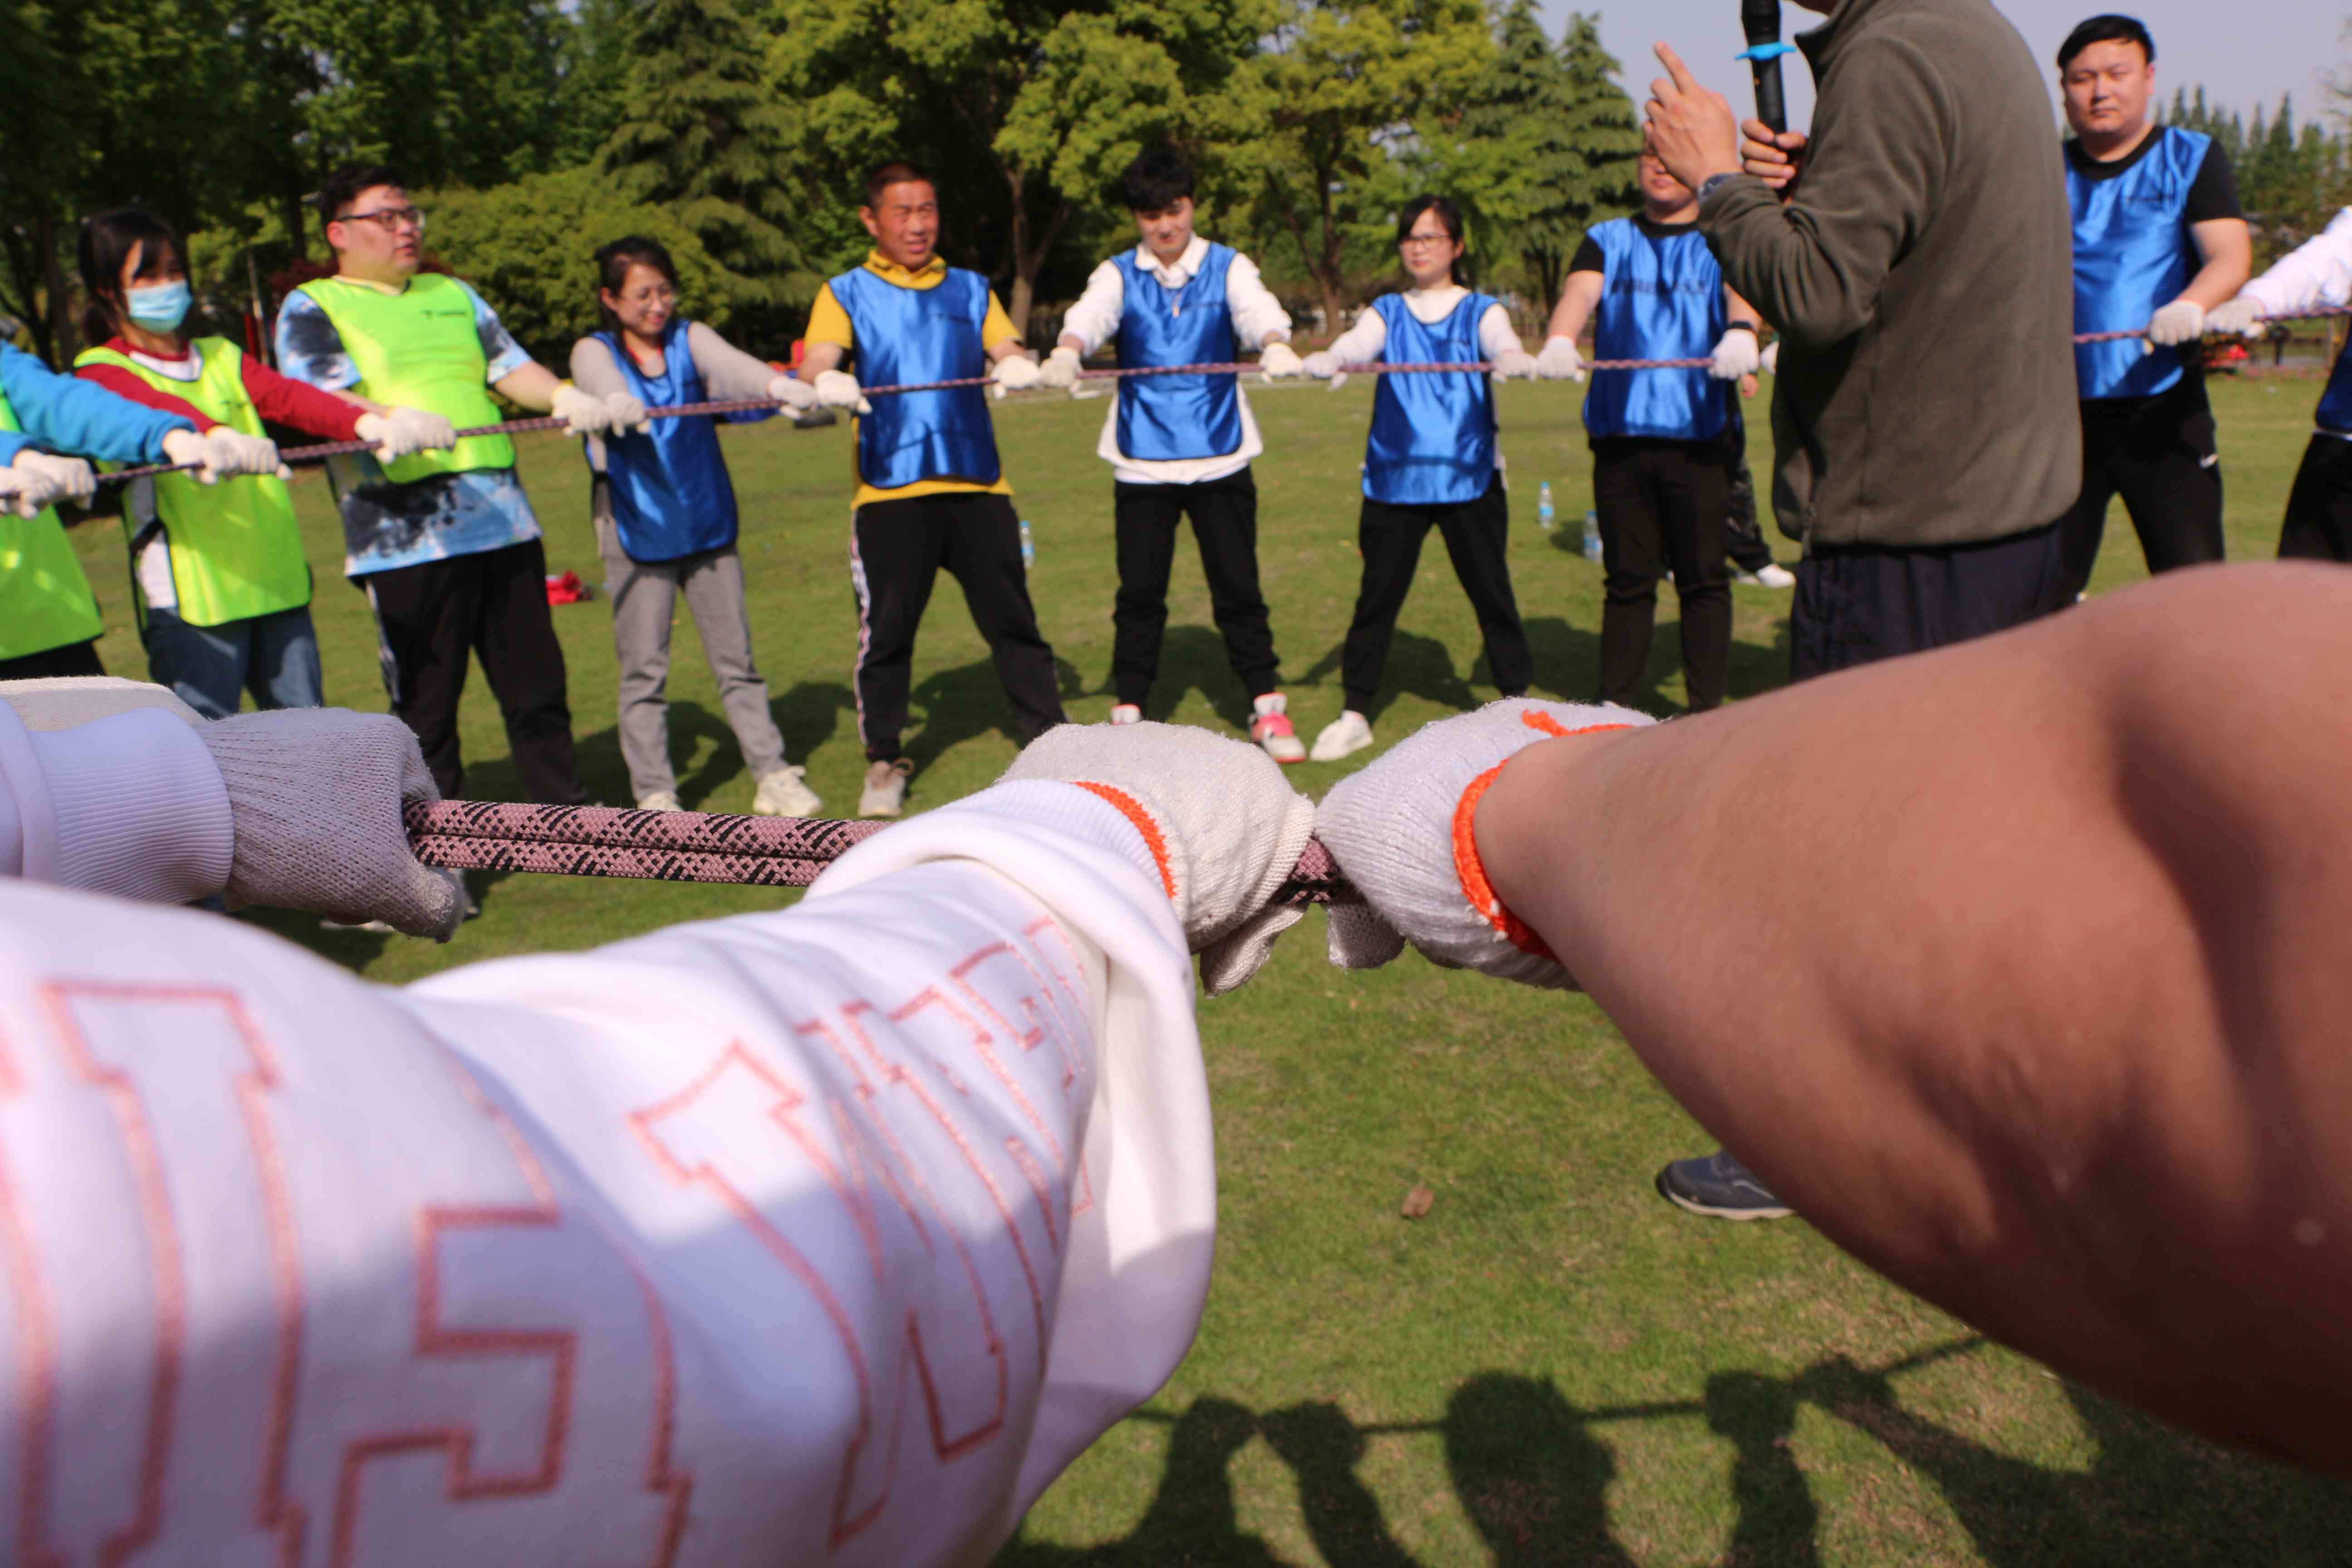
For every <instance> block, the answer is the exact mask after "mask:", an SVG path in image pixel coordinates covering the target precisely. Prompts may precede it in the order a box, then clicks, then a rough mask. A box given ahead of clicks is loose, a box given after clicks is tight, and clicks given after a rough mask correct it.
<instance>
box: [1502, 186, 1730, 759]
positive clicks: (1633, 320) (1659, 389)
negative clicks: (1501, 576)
mask: <svg viewBox="0 0 2352 1568" xmlns="http://www.w3.org/2000/svg"><path fill="white" fill-rule="evenodd" d="M1641 184H1642V200H1643V210H1642V212H1641V213H1640V214H1638V215H1637V216H1633V217H1628V218H1612V219H1611V220H1610V221H1608V222H1607V223H1599V224H1595V225H1593V226H1592V228H1591V231H1590V232H1589V233H1587V234H1586V236H1585V237H1584V243H1583V245H1582V246H1581V247H1579V248H1578V250H1577V253H1576V257H1575V259H1573V260H1572V261H1570V263H1569V268H1568V282H1567V284H1566V286H1565V287H1563V288H1562V289H1561V290H1560V296H1559V305H1558V307H1557V308H1555V309H1554V310H1553V311H1552V318H1551V327H1550V332H1549V337H1548V338H1547V339H1546V341H1545V343H1544V351H1545V354H1546V355H1548V356H1549V362H1547V360H1546V359H1544V358H1538V360H1537V362H1536V363H1537V368H1538V374H1549V375H1550V376H1553V377H1558V376H1562V375H1570V376H1576V377H1578V378H1581V375H1582V364H1581V362H1580V355H1579V354H1578V353H1577V350H1576V340H1577V337H1578V336H1579V335H1580V333H1581V332H1582V331H1584V324H1585V322H1586V321H1588V320H1590V321H1593V322H1594V328H1593V342H1594V346H1595V350H1596V352H1597V353H1598V354H1599V355H1600V357H1601V358H1602V359H1706V360H1710V361H1712V362H1713V363H1712V364H1711V366H1710V367H1709V368H1708V369H1706V370H1682V371H1644V372H1641V373H1639V374H1625V373H1623V372H1614V373H1612V374H1606V375H1602V376H1601V377H1599V378H1597V379H1596V380H1595V381H1594V382H1593V383H1592V389H1591V393H1589V394H1588V395H1586V397H1585V400H1584V427H1585V430H1586V432H1587V434H1589V435H1590V436H1591V439H1592V500H1593V508H1594V510H1596V511H1597V512H1598V513H1599V514H1600V520H1601V559H1602V561H1603V563H1605V567H1606V571H1607V577H1608V588H1607V594H1606V597H1605V599H1604V600H1603V603H1602V605H1601V701H1603V702H1614V703H1617V704H1619V705H1620V706H1622V707H1626V708H1638V707H1640V706H1641V705H1642V703H1641V692H1642V685H1643V673H1644V671H1645V670H1646V669H1647V668H1648V667H1649V663H1650V632H1651V628H1652V626H1653V624H1654V619H1655V616H1656V612H1657V605H1658V579H1659V577H1660V576H1661V575H1662V574H1664V573H1665V572H1667V571H1669V570H1671V571H1672V572H1673V574H1674V579H1675V595H1676V597H1677V598H1678V599H1679V600H1680V602H1681V605H1682V645H1683V678H1684V682H1685V697H1686V700H1688V702H1689V705H1690V710H1691V711H1692V712H1694V713H1697V712H1704V711H1705V710H1707V709H1710V708H1714V707H1717V705H1719V704H1720V703H1721V702H1722V701H1723V697H1724V690H1725V688H1726V686H1727V683H1728V681H1729V677H1730V668H1731V575H1730V569H1729V566H1728V564H1727V561H1726V558H1725V553H1724V551H1725V545H1726V542H1727V536H1728V533H1729V519H1730V511H1731V475H1730V464H1729V457H1728V453H1729V449H1730V433H1731V428H1732V425H1733V422H1734V421H1735V420H1737V419H1738V409H1737V408H1736V406H1735V405H1734V403H1733V398H1734V395H1735V394H1734V390H1733V387H1732V386H1731V385H1730V384H1731V383H1737V382H1738V381H1740V380H1741V379H1742V378H1744V377H1746V376H1748V375H1752V374H1755V373H1756V371H1757V370H1758V368H1759V366H1760V365H1761V363H1763V353H1762V350H1761V349H1760V348H1759V346H1758V338H1757V328H1758V325H1759V323H1758V321H1757V316H1756V312H1755V310H1754V309H1753V308H1751V307H1750V306H1749V305H1748V302H1747V301H1746V300H1742V299H1740V298H1739V296H1738V295H1737V294H1734V293H1733V292H1731V290H1730V289H1727V288H1726V287H1725V286H1724V282H1723V268H1721V267H1719V266H1718V265H1717V263H1716V259H1715V253H1714V252H1713V251H1712V250H1710V249H1708V248H1707V241H1706V236H1705V235H1703V234H1701V233H1700V232H1699V230H1698V195H1697V193H1696V192H1695V191H1693V190H1692V189H1691V188H1690V187H1689V186H1688V185H1685V184H1683V183H1682V182H1681V181H1680V180H1677V179H1675V176H1674V175H1673V174H1671V173H1670V172H1668V170H1667V168H1666V166H1665V165H1664V163H1660V162H1659V161H1658V159H1657V158H1656V156H1655V155H1654V154H1652V153H1643V155H1642V163H1641Z"/></svg>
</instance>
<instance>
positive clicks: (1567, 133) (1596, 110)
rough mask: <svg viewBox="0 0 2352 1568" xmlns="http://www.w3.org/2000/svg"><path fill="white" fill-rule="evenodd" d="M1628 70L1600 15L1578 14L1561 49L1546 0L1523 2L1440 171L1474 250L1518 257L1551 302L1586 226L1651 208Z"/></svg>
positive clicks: (1505, 28) (1505, 23)
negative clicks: (1643, 200)
mask: <svg viewBox="0 0 2352 1568" xmlns="http://www.w3.org/2000/svg"><path fill="white" fill-rule="evenodd" d="M1617 69H1618V65H1617V61H1616V60H1614V59H1613V58H1611V57H1610V55H1609V53H1608V51H1607V50H1605V49H1603V48H1602V47H1601V36H1600V30H1599V26H1598V18H1597V17H1593V16H1583V15H1580V14H1575V13H1571V14H1570V16H1569V18H1568V23H1567V26H1566V29H1565V32H1564V35H1563V37H1561V39H1560V42H1559V47H1557V48H1555V47H1553V45H1552V42H1551V39H1550V38H1549V37H1548V36H1547V35H1546V34H1545V32H1544V26H1543V21H1542V17H1541V16H1540V15H1539V14H1538V10H1537V7H1536V5H1535V0H1512V3H1511V5H1510V7H1509V8H1508V9H1507V10H1506V11H1505V12H1504V13H1503V16H1502V21H1501V27H1500V36H1499V38H1498V40H1497V45H1496V53H1495V57H1494V59H1493V61H1492V63H1491V64H1490V65H1489V66H1488V68H1487V70H1486V77H1485V79H1483V80H1482V81H1481V82H1480V83H1479V85H1478V87H1477V89H1475V93H1474V94H1473V96H1472V98H1471V100H1470V102H1469V104H1468V107H1467V108H1466V109H1465V110H1464V111H1463V112H1462V114H1461V115H1460V116H1459V118H1458V121H1457V123H1456V125H1455V128H1454V137H1455V142H1454V145H1455V147H1456V148H1457V151H1456V152H1455V153H1454V157H1453V158H1452V159H1451V160H1449V161H1448V163H1447V166H1446V167H1444V169H1443V170H1442V171H1439V172H1438V176H1439V178H1440V179H1441V180H1442V181H1443V183H1444V188H1445V189H1446V190H1447V191H1448V192H1449V193H1450V194H1451V195H1453V196H1454V199H1455V200H1456V201H1457V202H1459V203H1461V204H1462V205H1463V210H1464V215H1465V219H1466V221H1467V222H1468V224H1469V226H1470V237H1471V241H1472V245H1473V248H1474V249H1475V250H1478V251H1481V252H1483V253H1485V254H1486V255H1487V256H1489V257H1498V256H1504V255H1513V256H1516V258H1517V260H1518V261H1519V263H1520V265H1521V267H1522V268H1523V269H1524V271H1525V274H1526V279H1525V280H1526V282H1527V284H1528V289H1529V291H1530V292H1532V293H1533V294H1535V295H1536V296H1537V297H1538V299H1539V300H1541V301H1542V302H1543V303H1544V304H1547V305H1548V304H1549V302H1550V301H1551V300H1556V299H1558V298H1559V289H1560V285H1561V282H1562V281H1563V279H1565V276H1566V273H1567V270H1568V263H1569V261H1570V258H1572V257H1573V256H1574V255H1575V253H1576V247H1577V244H1578V242H1579V241H1580V239H1581V238H1582V237H1583V235H1584V231H1585V230H1586V229H1588V228H1590V227H1591V226H1592V225H1593V224H1594V223H1595V222H1597V221H1599V220H1600V219H1601V218H1604V217H1612V216H1617V215H1619V214H1622V213H1625V212H1630V211H1632V210H1633V208H1634V207H1635V206H1636V205H1639V201H1640V197H1639V192H1638V190H1637V188H1636V184H1635V166H1636V163H1637V160H1638V156H1639V154H1640V153H1641V150H1642V133H1641V132H1640V130H1639V129H1638V125H1637V121H1636V120H1635V118H1634V112H1633V100H1631V99H1629V98H1627V97H1626V96H1625V93H1624V91H1623V90H1622V89H1620V88H1619V87H1618V86H1617V84H1616V82H1615V80H1614V77H1615V74H1616V71H1617Z"/></svg>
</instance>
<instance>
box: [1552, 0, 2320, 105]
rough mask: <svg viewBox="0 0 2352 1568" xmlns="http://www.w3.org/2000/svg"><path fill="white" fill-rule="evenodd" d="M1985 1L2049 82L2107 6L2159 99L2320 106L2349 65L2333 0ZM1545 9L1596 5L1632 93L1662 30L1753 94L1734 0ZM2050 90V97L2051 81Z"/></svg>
mask: <svg viewBox="0 0 2352 1568" xmlns="http://www.w3.org/2000/svg"><path fill="white" fill-rule="evenodd" d="M1994 3H1995V4H1996V5H1999V6H2000V9H2001V10H2002V11H2003V12H2004V13H2006V14H2007V15H2008V16H2009V19H2010V20H2011V21H2012V22H2014V23H2016V24H2017V28H2018V31H2020V32H2021V33H2023V34H2024V35H2025V41H2026V42H2027V43H2028V44H2030V45H2032V48H2033V56H2034V58H2036V59H2038V60H2041V61H2042V62H2043V63H2044V64H2045V65H2047V66H2048V67H2049V68H2050V75H2051V77H2052V79H2053V84H2054V81H2055V79H2056V76H2057V67H2056V65H2055V63H2054V59H2053V57H2054V56H2055V55H2056V53H2057V50H2058V45H2059V43H2060V41H2061V40H2063V38H2064V37H2065V36H2066V34H2067V33H2068V32H2069V31H2070V30H2071V29H2072V28H2073V26H2074V24H2075V23H2076V22H2079V21H2081V20H2082V19H2083V18H2084V16H2093V15H2095V14H2096V13H2097V12H2098V11H2100V10H2104V9H2108V8H2110V7H2112V8H2113V9H2116V10H2120V11H2126V12H2128V13H2130V14H2131V15H2133V16H2137V17H2139V18H2140V20H2142V21H2144V22H2146V23H2147V26H2148V30H2149V31H2150V32H2152V33H2154V34H2155V35H2156V50H2157V61H2156V68H2157V72H2158V77H2159V79H2160V85H2161V90H2162V92H2163V95H2164V99H2165V100H2166V101H2167V102H2169V101H2170V100H2171V98H2172V88H2173V86H2174V85H2175V84H2176V83H2179V84H2186V85H2187V86H2189V87H2190V88H2191V89H2194V88H2195V86H2196V85H2197V84H2198V83H2199V82H2200V81H2201V82H2203V83H2204V84H2205V88H2206V90H2207V95H2208V97H2209V98H2210V99H2211V100H2214V101H2216V102H2219V103H2221V104H2223V105H2225V106H2229V107H2232V108H2237V109H2240V110H2251V109H2252V107H2253V105H2254V104H2255V103H2256V102H2257V101H2260V102H2262V103H2263V104H2265V105H2273V106H2274V105H2275V104H2276V103H2277V102H2278V97H2279V94H2280V93H2282V92H2292V93H2294V99H2295V108H2296V110H2297V112H2298V113H2305V112H2309V111H2312V110H2319V109H2322V108H2324V107H2326V99H2325V97H2324V96H2323V94H2322V90H2321V89H2322V79H2323V78H2325V77H2326V75H2328V74H2329V73H2330V72H2336V71H2342V72H2344V73H2346V74H2347V75H2352V48H2347V47H2345V46H2344V44H2343V42H2342V37H2341V31H2342V28H2343V26H2344V24H2345V20H2346V16H2347V7H2346V6H2345V5H2343V4H2342V0H2138V3H2137V5H2134V4H2130V3H2129V0H2126V3H2123V4H2116V0H2105V3H2102V0H2077V4H2076V5H2063V4H2060V5H2053V4H2052V3H2051V0H1994ZM1543 9H1544V15H1545V16H1546V18H1547V19H1548V20H1549V22H1550V24H1551V26H1552V30H1553V32H1554V34H1555V36H1556V35H1557V34H1558V32H1559V24H1560V21H1561V19H1562V18H1563V17H1564V16H1566V15H1567V14H1568V12H1569V11H1570V10H1581V11H1587V12H1591V11H1596V10H1597V11H1599V12H1600V13H1601V40H1602V41H1603V42H1604V43H1605V44H1607V45H1608V47H1609V52H1610V53H1612V54H1613V55H1615V56H1616V57H1617V58H1618V59H1619V60H1621V61H1622V62H1623V64H1624V66H1625V72H1624V81H1625V86H1626V89H1627V90H1629V91H1631V92H1632V93H1633V96H1634V98H1635V99H1636V100H1641V99H1645V98H1647V97H1648V96H1649V84H1650V81H1651V79H1653V78H1654V77H1655V76H1657V75H1658V74H1659V73H1658V70H1657V67H1656V63H1655V61H1654V59H1653V58H1651V54H1650V46H1651V45H1652V44H1653V43H1654V42H1656V41H1657V40H1659V39H1661V38H1663V39H1664V40H1665V41H1666V42H1667V43H1669V44H1671V45H1673V46H1674V47H1675V48H1676V49H1678V50H1680V51H1681V53H1682V55H1683V58H1685V59H1686V60H1688V61H1689V62H1690V63H1691V67H1692V68H1693V69H1694V70H1696V71H1697V72H1698V73H1699V75H1700V77H1701V78H1702V79H1705V80H1706V83H1707V85H1709V86H1710V87H1713V88H1715V89H1717V91H1719V92H1723V93H1726V94H1727V95H1728V96H1729V97H1730V99H1731V101H1732V104H1733V105H1734V107H1736V108H1738V109H1740V110H1748V108H1750V107H1751V106H1752V104H1753V94H1752V92H1751V90H1750V89H1749V87H1748V67H1747V66H1746V65H1745V64H1744V63H1742V62H1740V61H1738V60H1735V59H1733V58H1731V57H1732V56H1733V55H1734V54H1736V53H1737V52H1738V49H1739V48H1740V47H1741V40H1740V35H1739V0H1583V3H1582V4H1580V5H1579V4H1571V3H1563V0H1544V7H1543ZM1781 13H1782V25H1783V26H1784V28H1785V29H1786V31H1787V32H1788V33H1790V34H1791V35H1793V34H1795V33H1796V32H1798V31H1799V30H1800V29H1801V28H1804V27H1808V26H1812V25H1814V24H1815V23H1817V22H1818V21H1820V20H1821V18H1820V17H1818V16H1814V15H1813V14H1812V13H1811V12H1809V11H1805V10H1802V9H1801V8H1800V7H1798V6H1797V5H1794V4H1791V3H1786V0H1784V4H1783V5H1782V6H1781ZM1783 74H1784V75H1785V76H1786V77H1787V78H1788V84H1789V110H1790V118H1791V120H1792V121H1794V122H1795V123H1797V124H1799V125H1802V124H1803V123H1804V117H1805V114H1806V113H1807V111H1808V110H1810V108H1811V104H1812V83H1811V78H1810V77H1809V76H1808V75H1807V73H1806V71H1805V67H1804V61H1803V60H1802V59H1801V58H1796V57H1791V58H1790V59H1789V60H1788V62H1787V63H1786V67H1785V69H1784V73H1783ZM2054 93H2055V88H2054V85H2053V100H2052V101H2053V105H2054V104H2055V101H2056V100H2055V96H2054ZM2053 112H2054V110H2053Z"/></svg>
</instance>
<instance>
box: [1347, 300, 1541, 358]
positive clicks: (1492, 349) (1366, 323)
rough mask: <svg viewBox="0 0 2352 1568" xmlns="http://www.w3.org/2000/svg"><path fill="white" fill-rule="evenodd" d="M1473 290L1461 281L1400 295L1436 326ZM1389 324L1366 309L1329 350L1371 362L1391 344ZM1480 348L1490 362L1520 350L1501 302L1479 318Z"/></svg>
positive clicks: (1420, 316) (1424, 320)
mask: <svg viewBox="0 0 2352 1568" xmlns="http://www.w3.org/2000/svg"><path fill="white" fill-rule="evenodd" d="M1469 292H1470V290H1469V289H1465V288H1463V287H1462V286H1461V285H1460V284H1459V283H1448V284H1446V285H1444V287H1443V288H1438V289H1405V290H1404V291H1403V292H1402V294H1401V295H1399V298H1400V299H1402V300H1404V308H1405V309H1406V310H1411V311H1412V319H1413V320H1414V321H1419V322H1421V323H1422V324H1423V325H1424V326H1430V325H1434V324H1435V323H1436V322H1439V321H1444V320H1445V318H1446V317H1447V316H1449V315H1451V314H1453V313H1454V310H1455V308H1456V307H1458V306H1459V305H1460V304H1461V303H1462V300H1463V299H1464V297H1465V296H1466V295H1467V294H1468V293H1469ZM1388 341H1389V327H1388V323H1387V322H1386V321H1382V320H1381V313H1380V312H1379V311H1378V310H1366V311H1365V312H1364V313H1363V314H1362V315H1360V316H1358V317H1357V318H1356V324H1355V325H1354V326H1352V327H1349V329H1348V330H1347V331H1344V332H1342V333H1340V334H1339V337H1338V338H1337V339H1335V340H1333V342H1332V344H1331V346H1330V348H1329V349H1328V350H1327V351H1326V352H1327V353H1330V354H1332V355H1334V356H1336V357H1337V358H1338V360H1339V363H1341V364H1370V363H1371V362H1372V361H1374V360H1375V359H1378V358H1379V357H1380V353H1381V350H1382V349H1383V348H1386V347H1387V346H1388ZM1478 349H1479V352H1480V353H1483V354H1485V355H1486V358H1487V359H1488V360H1490V361H1492V360H1499V359H1501V358H1502V357H1503V356H1504V355H1505V354H1507V353H1521V352H1523V351H1522V349H1521V347H1520V344H1519V334H1518V333H1517V331H1513V330H1512V327H1511V313H1510V312H1509V311H1508V310H1504V309H1503V307H1502V306H1500V305H1489V306H1487V307H1486V313H1485V314H1484V315H1482V316H1480V317H1479V318H1478Z"/></svg>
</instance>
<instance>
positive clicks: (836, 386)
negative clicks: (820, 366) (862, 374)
mask: <svg viewBox="0 0 2352 1568" xmlns="http://www.w3.org/2000/svg"><path fill="white" fill-rule="evenodd" d="M816 398H817V401H818V402H819V403H822V404H824V405H825V406H826V407H827V408H851V409H855V410H856V411H857V412H858V413H860V414H871V413H873V412H874V405H872V404H870V403H868V402H866V394H865V392H864V390H863V389H861V388H860V387H859V386H858V384H857V378H856V376H854V375H852V374H849V373H848V372H847V371H845V370H821V371H819V372H817V374H816Z"/></svg>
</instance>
